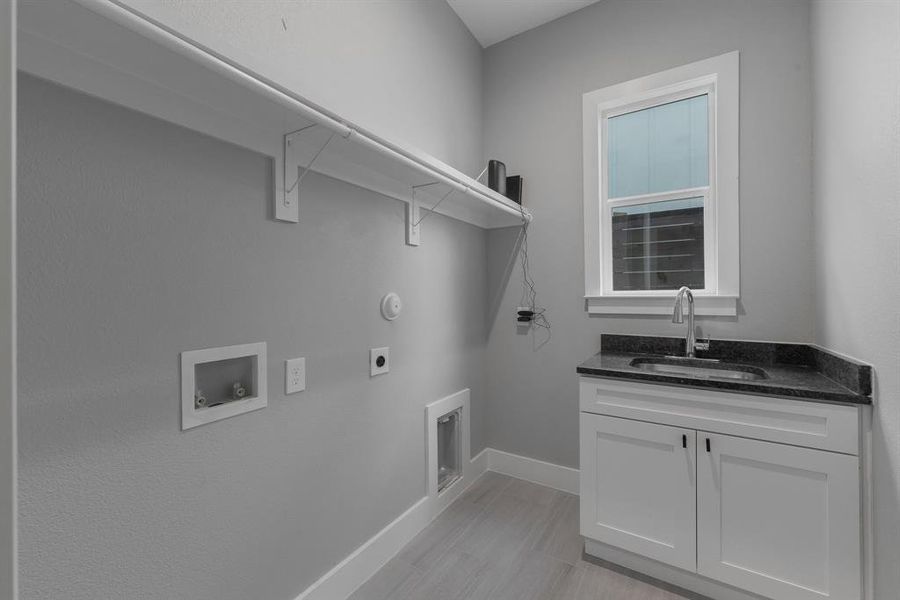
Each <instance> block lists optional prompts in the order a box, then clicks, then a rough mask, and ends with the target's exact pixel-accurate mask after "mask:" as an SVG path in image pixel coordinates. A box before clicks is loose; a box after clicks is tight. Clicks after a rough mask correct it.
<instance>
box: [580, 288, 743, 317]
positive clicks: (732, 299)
mask: <svg viewBox="0 0 900 600" xmlns="http://www.w3.org/2000/svg"><path fill="white" fill-rule="evenodd" d="M737 301H738V298H737V296H694V314H695V315H697V316H706V317H735V316H737ZM585 306H586V307H587V312H588V314H591V315H670V316H671V314H672V310H673V308H674V306H675V294H674V293H672V294H670V295H666V296H586V297H585Z"/></svg>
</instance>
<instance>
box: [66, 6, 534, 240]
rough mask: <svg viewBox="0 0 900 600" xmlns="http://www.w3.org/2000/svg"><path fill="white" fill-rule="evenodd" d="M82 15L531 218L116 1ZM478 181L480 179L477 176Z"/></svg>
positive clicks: (434, 176)
mask: <svg viewBox="0 0 900 600" xmlns="http://www.w3.org/2000/svg"><path fill="white" fill-rule="evenodd" d="M75 1H76V2H77V3H78V4H80V5H82V6H84V7H85V8H87V9H88V10H91V11H92V12H94V13H97V14H99V15H101V16H103V17H105V18H107V19H109V20H111V21H113V22H115V23H117V24H119V25H121V26H123V27H125V28H127V29H130V30H131V31H134V32H136V33H137V34H139V35H141V36H143V37H145V38H148V39H150V40H152V41H154V42H156V43H158V44H160V45H161V46H163V47H165V48H167V49H170V50H173V51H175V52H177V53H179V54H181V55H182V56H185V57H188V58H190V59H191V60H193V61H194V62H196V63H198V64H201V65H203V66H204V67H206V68H207V69H209V70H210V71H213V72H215V73H217V74H219V75H221V76H223V77H225V78H227V79H230V80H231V81H234V82H236V83H238V84H240V85H243V86H244V87H246V88H249V89H252V90H254V91H255V92H256V93H258V94H259V95H260V96H262V97H265V98H267V99H268V100H270V101H272V102H275V103H276V104H278V105H280V106H283V107H285V108H288V109H289V110H291V111H293V112H296V113H297V114H298V115H300V116H303V117H305V118H308V119H310V120H312V121H315V122H316V123H317V124H319V125H321V126H323V127H326V128H328V129H331V130H332V131H334V132H336V133H337V134H339V135H341V136H343V137H345V138H349V137H351V136H353V137H354V138H355V140H356V141H357V142H358V143H359V144H361V145H362V146H366V147H368V148H370V149H372V150H374V151H376V152H379V153H381V154H384V155H386V156H389V157H391V158H392V159H394V160H396V161H397V162H399V163H401V164H404V165H406V166H409V167H411V168H413V169H414V170H416V171H419V172H420V173H423V174H424V175H426V176H427V177H429V178H431V179H434V180H436V181H438V182H440V183H445V184H447V185H449V186H451V187H453V188H454V189H455V190H456V191H459V192H461V193H463V194H466V195H469V196H472V197H475V198H478V199H479V200H481V201H482V202H485V203H486V204H489V205H491V206H493V207H494V208H496V209H497V210H500V211H502V212H505V213H507V214H511V215H515V216H518V217H520V218H522V219H523V220H524V221H526V222H527V221H529V220H530V219H531V216H530V215H528V214H527V213H525V212H524V211H523V210H521V209H519V208H515V207H512V206H509V205H508V204H506V203H505V202H503V201H501V200H499V199H498V198H495V197H492V196H490V195H488V194H487V193H485V192H483V191H481V190H478V189H475V188H473V187H471V186H470V185H469V184H468V183H467V182H466V181H461V180H457V179H456V178H455V176H453V174H451V173H447V174H445V173H443V172H441V171H439V170H437V169H436V168H435V167H434V166H432V165H431V164H429V163H428V162H426V161H423V160H422V159H421V158H420V157H418V156H416V155H414V154H413V153H411V152H410V151H409V150H406V149H404V148H402V147H399V146H396V145H394V144H393V143H391V142H390V141H388V140H385V139H383V138H381V137H379V136H377V135H376V134H373V133H371V132H369V131H366V130H364V129H362V128H360V127H358V126H356V125H353V124H351V123H347V122H344V121H343V120H342V119H340V117H338V116H337V115H334V114H330V113H329V112H328V111H326V110H325V109H322V108H320V107H318V106H316V105H314V104H312V103H311V102H309V101H308V100H306V99H305V98H303V97H302V96H300V95H298V94H296V93H295V92H293V91H291V90H289V89H287V88H285V87H283V86H281V85H279V84H278V83H276V82H275V81H272V80H271V79H268V78H266V77H263V76H261V75H259V74H257V73H254V72H251V71H249V70H248V69H246V68H245V67H243V66H241V65H240V64H238V63H236V62H234V61H232V60H230V59H228V58H227V57H225V56H223V55H221V54H219V53H217V52H216V51H215V50H213V49H211V48H209V47H206V46H203V45H201V44H199V43H197V42H195V41H194V40H191V39H189V38H187V37H186V36H183V35H182V34H180V33H179V32H177V31H176V30H174V29H172V28H170V27H167V26H166V25H165V24H163V23H161V22H159V21H156V20H154V19H151V18H150V17H148V16H146V15H144V14H143V13H141V12H140V11H138V10H136V9H134V8H132V7H130V6H128V5H126V4H124V3H122V1H121V0H75ZM479 177H480V176H479Z"/></svg>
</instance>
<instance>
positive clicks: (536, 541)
mask: <svg viewBox="0 0 900 600" xmlns="http://www.w3.org/2000/svg"><path fill="white" fill-rule="evenodd" d="M582 548H583V544H582V539H581V537H580V536H579V535H578V496H573V495H572V494H567V493H565V492H560V491H557V490H554V489H551V488H547V487H544V486H541V485H537V484H534V483H529V482H526V481H522V480H520V479H514V478H512V477H507V476H505V475H500V474H498V473H492V472H488V473H485V474H484V475H482V476H481V478H479V479H478V480H477V481H476V482H475V483H474V484H473V485H472V486H471V487H470V488H469V489H468V490H467V491H466V492H465V493H464V494H463V495H462V496H461V497H460V498H459V499H458V500H456V501H455V502H454V503H453V504H452V505H451V506H450V507H448V508H447V510H445V511H444V512H443V513H442V514H441V515H440V516H439V517H438V518H437V519H435V520H434V522H433V523H431V524H430V525H429V526H428V527H427V528H426V529H425V530H423V531H422V532H421V533H420V534H419V535H418V536H417V537H416V538H415V539H414V540H413V541H411V542H410V543H409V544H408V545H407V546H406V547H405V548H404V549H403V550H401V551H400V553H399V554H398V555H397V556H395V557H394V558H393V559H391V561H390V562H388V563H387V564H386V565H385V566H384V567H383V568H382V569H381V570H380V571H379V572H378V573H376V574H375V575H374V576H373V577H372V578H371V579H369V581H367V582H366V583H365V584H363V585H362V587H360V588H359V589H358V590H357V591H356V593H354V594H353V596H351V599H350V600H487V599H490V600H684V599H685V598H690V597H689V596H681V595H679V594H677V593H675V592H674V591H671V590H667V589H663V588H661V587H657V586H656V585H653V584H651V583H648V582H646V581H642V580H639V579H635V578H633V577H631V576H629V575H628V574H626V573H623V572H620V571H618V570H613V569H610V568H607V567H608V566H610V565H607V566H602V565H600V564H595V563H593V562H588V561H586V560H584V559H583V558H582ZM691 597H693V596H691Z"/></svg>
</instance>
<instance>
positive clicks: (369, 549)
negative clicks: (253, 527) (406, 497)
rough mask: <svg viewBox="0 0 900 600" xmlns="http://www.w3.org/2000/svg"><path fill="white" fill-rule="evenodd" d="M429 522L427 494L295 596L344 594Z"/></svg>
mask: <svg viewBox="0 0 900 600" xmlns="http://www.w3.org/2000/svg"><path fill="white" fill-rule="evenodd" d="M430 522H431V510H430V507H429V506H428V496H425V497H424V498H421V499H420V500H419V501H418V502H416V503H415V504H413V505H412V506H410V507H409V508H408V509H406V511H405V512H404V513H403V514H402V515H400V516H399V517H397V518H396V519H394V520H393V522H391V523H390V524H389V525H388V526H387V527H385V528H384V529H382V530H381V531H379V532H378V533H376V534H375V535H374V536H373V537H371V538H370V539H369V540H368V541H367V542H366V543H364V544H363V545H362V546H360V547H359V548H357V549H356V550H354V551H353V553H352V554H350V556H348V557H347V558H345V559H344V560H342V561H341V562H339V563H338V564H337V565H335V567H334V568H333V569H331V570H330V571H328V572H327V573H325V574H324V575H322V577H320V578H319V580H318V581H316V582H315V583H314V584H312V585H311V586H309V587H308V588H306V590H305V591H304V592H303V593H302V594H300V595H299V596H297V600H335V599H337V598H347V597H349V596H350V594H352V593H353V592H355V591H356V588H358V587H359V586H361V585H362V584H364V583H365V582H366V581H368V580H369V578H370V577H371V576H372V575H374V574H375V573H377V572H378V570H379V569H380V568H381V567H383V566H384V565H385V563H387V561H389V560H390V559H391V558H393V556H394V555H395V554H397V553H398V552H399V551H400V549H401V548H403V546H405V545H406V544H407V543H409V541H410V540H412V539H413V538H414V537H416V534H418V533H419V532H420V531H422V530H423V529H424V528H425V527H426V526H427V525H428V523H430Z"/></svg>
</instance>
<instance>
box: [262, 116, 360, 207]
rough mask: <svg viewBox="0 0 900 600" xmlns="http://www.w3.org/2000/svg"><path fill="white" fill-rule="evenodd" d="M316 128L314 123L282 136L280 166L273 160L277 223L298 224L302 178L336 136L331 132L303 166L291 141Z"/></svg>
mask: <svg viewBox="0 0 900 600" xmlns="http://www.w3.org/2000/svg"><path fill="white" fill-rule="evenodd" d="M318 126H319V124H318V123H314V124H312V125H307V126H306V127H302V128H300V129H297V130H295V131H291V132H289V133H286V134H284V135H283V136H282V139H281V161H280V163H281V164H280V165H279V164H278V163H279V161H278V160H277V159H276V160H275V190H276V191H275V219H277V220H278V221H288V222H289V223H299V222H300V187H301V185H300V184H301V183H303V178H304V177H306V175H307V174H308V173H309V172H310V170H311V169H312V168H313V165H315V164H316V160H318V158H319V156H321V155H322V153H323V152H324V151H325V149H326V148H327V147H328V145H329V144H330V143H331V140H333V139H334V136H335V135H337V134H336V132H332V133H331V135H330V136H329V137H328V140H327V141H326V142H325V143H324V144H322V146H321V147H320V148H319V150H318V151H317V152H316V154H315V155H314V156H313V158H312V160H311V161H309V164H306V165H303V164H301V163H300V161H299V160H298V159H297V157H296V156H295V152H294V148H293V146H292V144H293V140H294V138H296V137H297V136H298V135H300V134H301V133H303V132H304V131H306V130H308V129H312V128H313V127H318ZM348 137H349V136H348ZM279 167H280V168H279Z"/></svg>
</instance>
